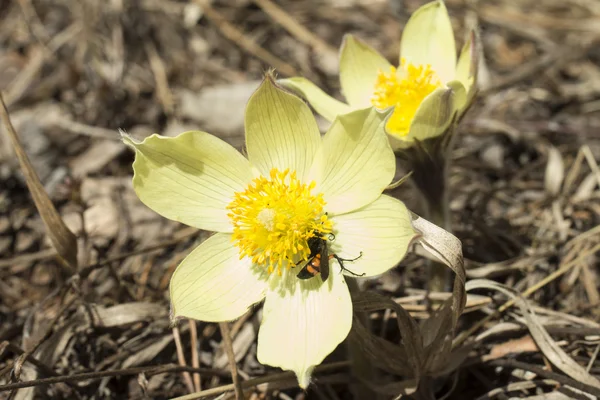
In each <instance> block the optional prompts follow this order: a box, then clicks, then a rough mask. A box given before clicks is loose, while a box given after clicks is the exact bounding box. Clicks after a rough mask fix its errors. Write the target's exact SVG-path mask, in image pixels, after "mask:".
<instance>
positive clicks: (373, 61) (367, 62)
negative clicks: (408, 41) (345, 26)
mask: <svg viewBox="0 0 600 400" xmlns="http://www.w3.org/2000/svg"><path fill="white" fill-rule="evenodd" d="M390 66H391V64H390V63H389V61H388V60H386V59H385V58H384V57H383V56H382V55H381V54H379V53H378V52H377V50H374V49H373V48H371V47H370V46H369V45H367V44H366V43H365V42H363V41H362V40H360V39H357V38H355V37H354V36H352V35H346V36H345V37H344V43H343V44H342V54H341V56H340V85H341V86H342V94H343V95H344V96H345V97H346V100H347V101H348V103H349V104H350V105H351V106H352V107H353V108H364V107H367V106H370V105H371V96H373V92H374V91H375V82H377V75H378V73H379V71H380V70H381V71H383V72H389V70H390Z"/></svg>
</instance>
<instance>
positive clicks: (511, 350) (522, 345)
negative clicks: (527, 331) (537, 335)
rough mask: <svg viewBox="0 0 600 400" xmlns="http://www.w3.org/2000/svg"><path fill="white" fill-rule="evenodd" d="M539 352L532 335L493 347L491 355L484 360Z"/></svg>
mask: <svg viewBox="0 0 600 400" xmlns="http://www.w3.org/2000/svg"><path fill="white" fill-rule="evenodd" d="M536 351H539V349H538V347H537V345H536V344H535V342H534V341H533V338H532V337H531V336H530V335H526V336H523V337H521V338H518V339H513V340H509V341H507V342H504V343H499V344H497V345H495V346H493V347H492V350H491V351H490V354H488V355H487V356H484V357H483V359H484V360H486V361H487V360H495V359H497V358H502V357H504V356H506V355H508V354H519V353H526V352H536Z"/></svg>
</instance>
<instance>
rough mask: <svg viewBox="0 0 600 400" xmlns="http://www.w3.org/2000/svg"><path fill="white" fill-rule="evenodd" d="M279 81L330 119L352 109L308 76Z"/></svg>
mask: <svg viewBox="0 0 600 400" xmlns="http://www.w3.org/2000/svg"><path fill="white" fill-rule="evenodd" d="M277 83H279V84H281V85H282V86H283V87H285V88H287V89H290V90H291V91H293V92H295V93H298V94H299V95H301V96H302V97H304V98H305V99H306V100H307V101H308V102H309V103H310V105H311V106H313V108H314V109H315V111H316V112H317V113H318V114H319V115H321V116H322V117H323V118H325V119H326V120H328V121H330V122H331V121H333V120H334V119H335V117H337V116H338V115H340V114H346V113H349V112H350V111H352V109H351V108H350V106H349V105H348V104H345V103H342V102H341V101H339V100H336V99H334V98H333V97H331V96H329V95H328V94H327V93H325V92H324V91H322V90H321V89H320V88H319V87H318V86H317V85H315V84H314V83H312V82H311V81H309V80H308V79H306V78H301V77H295V78H288V79H280V80H279V81H277Z"/></svg>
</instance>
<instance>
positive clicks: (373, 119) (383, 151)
mask: <svg viewBox="0 0 600 400" xmlns="http://www.w3.org/2000/svg"><path fill="white" fill-rule="evenodd" d="M386 116H387V113H381V112H378V111H377V110H376V109H375V108H373V107H371V108H367V109H364V110H358V111H353V112H351V113H349V114H344V115H340V116H338V118H337V119H336V120H335V122H334V123H333V124H332V126H331V127H330V128H329V131H328V132H327V133H326V134H325V137H324V138H323V145H322V147H321V149H320V150H319V153H318V154H317V156H316V157H315V163H314V164H313V167H312V169H311V173H310V180H314V181H315V182H316V183H317V186H316V188H315V192H317V193H323V197H324V199H325V202H326V206H325V210H326V211H327V212H328V213H332V214H342V213H346V212H349V211H352V210H356V209H358V208H360V207H363V206H364V205H366V204H369V203H370V202H372V201H373V200H375V199H376V198H377V197H379V195H380V194H381V192H382V191H383V189H384V188H385V187H386V186H387V185H389V183H390V182H391V181H392V179H393V178H394V173H395V170H396V159H395V157H394V152H393V151H392V148H391V147H390V144H389V142H388V139H387V136H386V134H385V131H384V129H383V127H384V124H385V118H386Z"/></svg>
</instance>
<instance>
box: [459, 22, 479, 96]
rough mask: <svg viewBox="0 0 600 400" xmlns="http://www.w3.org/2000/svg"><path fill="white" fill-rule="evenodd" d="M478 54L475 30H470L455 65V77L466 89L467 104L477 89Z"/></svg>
mask: <svg viewBox="0 0 600 400" xmlns="http://www.w3.org/2000/svg"><path fill="white" fill-rule="evenodd" d="M478 56H479V54H478V53H477V38H476V36H475V31H471V32H470V33H469V38H468V40H467V42H466V43H465V45H464V46H463V48H462V50H461V52H460V56H459V57H458V64H457V65H456V79H457V80H458V81H460V82H461V83H462V84H463V86H464V87H465V89H466V91H467V104H469V102H470V100H471V99H472V98H473V96H474V95H475V91H476V89H477V69H478V64H479V57H478Z"/></svg>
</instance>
